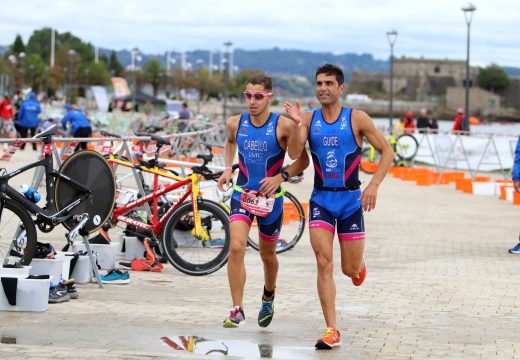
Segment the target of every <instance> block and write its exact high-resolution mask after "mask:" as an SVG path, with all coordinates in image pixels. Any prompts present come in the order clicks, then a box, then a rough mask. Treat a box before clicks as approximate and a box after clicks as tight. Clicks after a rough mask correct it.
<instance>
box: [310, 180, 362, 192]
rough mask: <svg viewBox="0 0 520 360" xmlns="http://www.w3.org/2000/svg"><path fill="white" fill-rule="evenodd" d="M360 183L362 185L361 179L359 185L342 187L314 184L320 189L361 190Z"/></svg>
mask: <svg viewBox="0 0 520 360" xmlns="http://www.w3.org/2000/svg"><path fill="white" fill-rule="evenodd" d="M359 185H361V181H358V183H357V185H350V186H340V187H331V186H323V185H319V184H314V188H315V189H318V190H325V191H352V190H359Z"/></svg>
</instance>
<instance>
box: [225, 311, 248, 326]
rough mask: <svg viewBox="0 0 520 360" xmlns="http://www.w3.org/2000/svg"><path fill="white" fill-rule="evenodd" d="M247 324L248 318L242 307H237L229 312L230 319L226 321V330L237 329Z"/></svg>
mask: <svg viewBox="0 0 520 360" xmlns="http://www.w3.org/2000/svg"><path fill="white" fill-rule="evenodd" d="M245 323H246V317H245V315H244V310H242V308H241V307H240V306H235V307H234V308H233V309H231V311H230V312H229V317H228V318H227V319H226V320H224V327H225V328H236V327H239V326H241V325H244V324H245Z"/></svg>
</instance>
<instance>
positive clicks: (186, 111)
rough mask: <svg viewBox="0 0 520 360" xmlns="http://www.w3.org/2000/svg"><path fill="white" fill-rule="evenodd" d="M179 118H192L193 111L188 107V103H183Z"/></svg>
mask: <svg viewBox="0 0 520 360" xmlns="http://www.w3.org/2000/svg"><path fill="white" fill-rule="evenodd" d="M179 119H191V111H190V109H188V103H186V102H183V103H182V109H181V112H180V113H179Z"/></svg>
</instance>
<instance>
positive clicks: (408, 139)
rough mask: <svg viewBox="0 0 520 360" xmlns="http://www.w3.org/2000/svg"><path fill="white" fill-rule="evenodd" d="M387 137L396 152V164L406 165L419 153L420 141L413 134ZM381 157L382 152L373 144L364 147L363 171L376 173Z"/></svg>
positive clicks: (361, 165) (362, 157)
mask: <svg viewBox="0 0 520 360" xmlns="http://www.w3.org/2000/svg"><path fill="white" fill-rule="evenodd" d="M385 138H386V140H387V141H388V142H389V143H390V146H391V147H392V149H393V150H394V153H395V157H394V166H406V165H407V163H408V161H410V160H412V159H413V158H414V157H415V155H417V151H418V150H419V143H418V142H417V139H416V138H415V137H414V136H413V135H411V134H401V135H399V136H398V137H397V138H396V137H394V136H393V135H387V136H385ZM380 158H381V154H380V153H379V152H378V151H376V150H375V149H374V147H373V146H372V145H370V146H368V147H364V149H363V150H362V152H361V164H360V168H361V171H363V172H365V173H367V174H373V173H375V172H376V170H377V165H378V164H379V160H380Z"/></svg>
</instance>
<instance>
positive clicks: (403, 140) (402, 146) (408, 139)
mask: <svg viewBox="0 0 520 360" xmlns="http://www.w3.org/2000/svg"><path fill="white" fill-rule="evenodd" d="M418 150H419V143H418V142H417V139H416V138H415V137H414V136H413V135H410V134H401V135H399V136H398V137H397V139H396V142H395V145H394V151H395V153H396V155H397V157H399V159H401V160H406V161H409V160H412V159H413V158H414V157H415V155H417V151H418Z"/></svg>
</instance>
